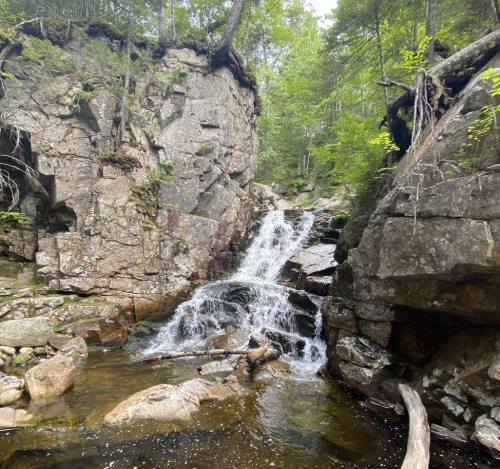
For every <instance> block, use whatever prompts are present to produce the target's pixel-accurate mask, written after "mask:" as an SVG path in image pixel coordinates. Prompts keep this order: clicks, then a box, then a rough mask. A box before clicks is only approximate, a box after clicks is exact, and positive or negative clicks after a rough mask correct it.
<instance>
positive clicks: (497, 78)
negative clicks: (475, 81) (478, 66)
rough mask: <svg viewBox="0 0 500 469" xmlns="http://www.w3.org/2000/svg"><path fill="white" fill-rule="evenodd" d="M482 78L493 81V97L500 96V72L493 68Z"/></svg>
mask: <svg viewBox="0 0 500 469" xmlns="http://www.w3.org/2000/svg"><path fill="white" fill-rule="evenodd" d="M481 78H484V79H485V80H491V81H493V87H492V88H491V96H500V71H499V70H493V69H492V68H490V69H488V70H486V72H484V73H483V74H482V75H481Z"/></svg>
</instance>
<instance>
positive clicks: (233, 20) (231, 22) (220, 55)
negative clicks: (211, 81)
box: [212, 0, 245, 63]
mask: <svg viewBox="0 0 500 469" xmlns="http://www.w3.org/2000/svg"><path fill="white" fill-rule="evenodd" d="M244 2H245V0H233V6H232V8H231V13H230V14H229V19H228V21H227V25H226V30H225V31H224V34H223V36H222V37H221V38H220V40H219V42H217V44H216V45H215V50H214V56H213V58H212V61H213V62H215V63H218V62H222V61H224V59H225V58H227V56H228V55H229V51H230V49H231V46H232V45H233V39H234V34H235V33H236V28H237V27H238V25H239V24H240V20H241V13H242V12H243V4H244Z"/></svg>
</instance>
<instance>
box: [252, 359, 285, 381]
mask: <svg viewBox="0 0 500 469" xmlns="http://www.w3.org/2000/svg"><path fill="white" fill-rule="evenodd" d="M292 374H293V373H292V370H291V368H290V364H289V363H286V362H283V361H281V360H272V361H269V362H265V363H263V364H262V365H260V366H259V367H257V368H256V369H255V370H254V371H253V372H252V377H253V378H254V379H271V380H276V379H289V378H290V377H291V376H292Z"/></svg>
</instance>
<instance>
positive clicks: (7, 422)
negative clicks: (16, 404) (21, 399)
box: [0, 407, 35, 430]
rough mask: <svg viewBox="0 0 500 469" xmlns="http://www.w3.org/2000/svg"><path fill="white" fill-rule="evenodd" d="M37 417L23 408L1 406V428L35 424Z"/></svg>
mask: <svg viewBox="0 0 500 469" xmlns="http://www.w3.org/2000/svg"><path fill="white" fill-rule="evenodd" d="M34 420H35V418H34V416H33V415H31V414H28V413H27V412H26V411H25V410H22V409H16V410H14V409H11V408H10V407H2V408H0V430H6V429H10V428H16V427H27V426H33V425H34V424H35V422H34Z"/></svg>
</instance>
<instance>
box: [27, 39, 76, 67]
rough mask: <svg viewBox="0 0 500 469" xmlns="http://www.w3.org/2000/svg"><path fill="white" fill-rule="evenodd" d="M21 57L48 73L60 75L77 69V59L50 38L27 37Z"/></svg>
mask: <svg viewBox="0 0 500 469" xmlns="http://www.w3.org/2000/svg"><path fill="white" fill-rule="evenodd" d="M20 58H21V60H24V61H25V62H28V63H30V64H31V65H32V66H34V67H36V68H37V69H38V70H40V71H41V72H45V73H48V74H55V75H60V74H65V73H70V72H74V71H76V70H77V63H76V59H75V58H74V57H73V56H72V55H70V54H68V53H66V52H64V51H63V50H62V49H61V48H60V47H59V46H55V45H53V44H52V42H50V41H49V40H48V39H44V40H42V39H38V38H36V37H27V38H26V42H25V44H24V46H23V51H22V52H21V56H20Z"/></svg>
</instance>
